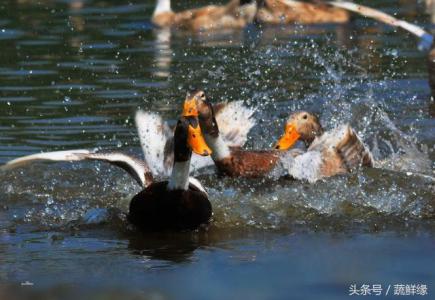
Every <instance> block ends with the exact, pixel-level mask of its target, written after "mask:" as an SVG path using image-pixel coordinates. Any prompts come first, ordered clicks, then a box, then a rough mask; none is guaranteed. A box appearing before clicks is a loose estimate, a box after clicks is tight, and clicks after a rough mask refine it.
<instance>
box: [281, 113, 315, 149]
mask: <svg viewBox="0 0 435 300" xmlns="http://www.w3.org/2000/svg"><path fill="white" fill-rule="evenodd" d="M322 134H323V128H322V126H321V125H320V121H319V118H318V117H317V116H315V115H314V114H312V113H309V112H306V111H300V112H295V113H292V114H291V115H290V116H289V118H288V119H287V122H286V124H285V131H284V134H283V135H282V137H281V138H280V139H279V141H278V142H277V143H276V145H275V149H278V150H287V149H289V148H290V147H292V146H293V145H294V144H295V143H296V142H297V141H298V140H301V141H303V142H304V143H305V145H306V146H307V147H308V146H309V145H310V144H311V143H312V142H313V141H314V139H315V138H316V137H317V136H320V135H322Z"/></svg>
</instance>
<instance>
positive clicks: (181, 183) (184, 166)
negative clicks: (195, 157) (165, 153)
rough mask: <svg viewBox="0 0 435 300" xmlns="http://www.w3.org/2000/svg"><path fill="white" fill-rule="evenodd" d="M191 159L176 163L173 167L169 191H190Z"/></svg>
mask: <svg viewBox="0 0 435 300" xmlns="http://www.w3.org/2000/svg"><path fill="white" fill-rule="evenodd" d="M189 172H190V158H189V159H188V160H187V161H175V162H174V166H173V167H172V174H171V178H170V179H169V183H168V189H169V190H185V191H186V190H188V189H189Z"/></svg>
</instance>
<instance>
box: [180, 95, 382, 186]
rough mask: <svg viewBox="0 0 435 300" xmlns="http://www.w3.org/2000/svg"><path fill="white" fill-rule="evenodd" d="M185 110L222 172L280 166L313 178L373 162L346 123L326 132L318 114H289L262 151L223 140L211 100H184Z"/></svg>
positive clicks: (256, 172) (250, 173)
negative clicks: (282, 128)
mask: <svg viewBox="0 0 435 300" xmlns="http://www.w3.org/2000/svg"><path fill="white" fill-rule="evenodd" d="M183 115H184V116H198V119H199V122H200V126H201V128H202V130H203V133H204V138H205V141H206V142H207V144H208V145H209V147H210V148H211V149H212V150H213V153H212V155H211V158H212V159H213V161H214V163H215V165H216V168H217V170H218V173H219V174H221V175H225V176H230V177H247V178H258V177H265V176H270V175H271V174H274V173H275V170H278V169H280V168H284V171H285V172H286V173H287V174H288V175H290V176H291V177H292V178H294V179H299V180H307V181H309V182H315V181H317V180H319V179H321V178H325V177H330V176H334V175H338V174H344V173H348V172H351V171H352V170H353V169H355V168H357V167H358V166H359V165H363V166H370V167H372V166H373V157H372V155H371V153H370V151H369V150H368V148H367V147H366V146H365V145H364V143H363V142H362V140H361V139H360V138H359V136H358V135H357V133H356V132H355V131H354V130H353V129H352V128H351V127H350V126H349V125H347V124H346V125H343V126H339V127H337V128H336V129H333V130H331V131H330V132H325V131H324V130H323V127H322V126H321V124H320V121H319V118H318V117H317V116H316V115H314V114H312V113H309V112H306V111H301V112H294V113H291V114H290V116H289V118H288V120H287V122H286V128H285V133H284V135H283V136H282V137H281V138H280V139H279V140H278V142H277V143H276V145H275V147H274V149H265V150H244V149H242V148H241V147H230V146H229V145H227V144H226V143H225V141H224V140H223V139H222V137H221V135H220V131H219V125H218V123H217V122H216V119H215V117H214V108H213V105H212V104H211V103H210V102H209V101H207V100H203V99H198V98H192V99H191V100H190V101H185V106H184V108H183ZM298 140H301V141H302V142H304V144H305V146H306V148H307V151H303V150H301V149H290V148H291V147H292V146H293V145H294V144H295V143H296V142H297V141H298ZM314 158H315V160H312V159H314ZM309 170H310V171H309Z"/></svg>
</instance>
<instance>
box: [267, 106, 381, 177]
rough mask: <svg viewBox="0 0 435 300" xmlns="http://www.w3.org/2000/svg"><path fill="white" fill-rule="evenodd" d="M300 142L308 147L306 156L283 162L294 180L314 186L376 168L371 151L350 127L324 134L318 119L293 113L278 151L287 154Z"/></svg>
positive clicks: (314, 116)
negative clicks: (306, 181)
mask: <svg viewBox="0 0 435 300" xmlns="http://www.w3.org/2000/svg"><path fill="white" fill-rule="evenodd" d="M299 140H300V141H302V142H303V143H304V144H305V147H306V149H307V150H306V152H304V153H302V154H299V155H296V156H293V157H290V159H286V160H282V163H283V164H284V165H285V166H286V169H287V171H288V173H289V174H290V175H291V176H292V177H293V178H296V179H305V180H308V181H309V182H315V181H317V180H319V179H321V178H325V177H331V176H334V175H339V174H346V173H350V172H352V171H353V170H355V169H357V168H358V167H360V166H364V167H373V166H374V159H373V155H372V154H371V152H370V150H369V148H368V147H367V146H366V145H365V144H364V143H363V141H362V140H361V138H360V137H359V136H358V134H357V133H356V132H355V130H354V129H353V128H352V127H351V126H350V125H349V124H344V125H340V126H337V127H336V128H334V129H332V130H330V131H325V130H324V129H323V127H322V125H321V124H320V121H319V118H318V117H317V116H316V115H314V114H312V113H309V112H307V111H299V112H294V113H291V114H290V116H289V117H288V119H287V121H286V124H285V129H284V134H283V135H282V136H281V138H280V139H279V140H278V142H277V143H276V145H275V149H276V150H279V151H287V150H288V149H290V148H291V147H292V146H293V145H295V143H296V142H297V141H299Z"/></svg>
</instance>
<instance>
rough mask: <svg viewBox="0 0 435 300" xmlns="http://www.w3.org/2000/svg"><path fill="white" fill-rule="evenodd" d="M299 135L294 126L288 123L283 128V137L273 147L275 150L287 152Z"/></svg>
mask: <svg viewBox="0 0 435 300" xmlns="http://www.w3.org/2000/svg"><path fill="white" fill-rule="evenodd" d="M300 137H301V135H300V134H299V133H298V132H297V130H296V127H295V125H293V124H292V123H288V124H287V125H286V126H285V132H284V135H283V136H282V137H281V138H280V139H279V141H278V142H277V143H276V145H275V149H278V150H287V149H289V148H290V147H291V146H293V145H294V144H295V143H296V142H297V140H298V139H299V138H300Z"/></svg>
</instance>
